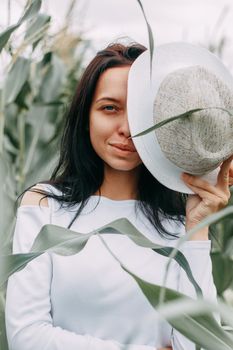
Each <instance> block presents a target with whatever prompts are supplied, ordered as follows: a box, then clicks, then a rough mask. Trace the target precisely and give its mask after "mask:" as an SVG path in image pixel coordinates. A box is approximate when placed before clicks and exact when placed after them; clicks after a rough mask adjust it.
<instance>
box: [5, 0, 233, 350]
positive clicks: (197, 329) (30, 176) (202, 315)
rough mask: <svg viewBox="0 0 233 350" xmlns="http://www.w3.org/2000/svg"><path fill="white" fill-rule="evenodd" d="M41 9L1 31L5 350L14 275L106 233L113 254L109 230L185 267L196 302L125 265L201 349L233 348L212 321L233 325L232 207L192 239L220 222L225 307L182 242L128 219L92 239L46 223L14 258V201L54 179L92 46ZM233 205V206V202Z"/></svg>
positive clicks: (218, 271) (217, 253)
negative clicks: (203, 290) (207, 291)
mask: <svg viewBox="0 0 233 350" xmlns="http://www.w3.org/2000/svg"><path fill="white" fill-rule="evenodd" d="M137 2H138V4H139V5H140V9H141V11H142V14H143V16H144V18H145V20H146V24H147V28H148V34H149V47H150V52H151V57H152V56H153V50H154V38H153V35H152V31H151V27H150V25H149V23H148V21H147V19H146V14H145V11H144V9H143V5H142V2H141V1H139V0H138V1H137ZM40 6H41V0H33V1H30V2H28V6H27V7H26V9H25V11H24V13H23V15H22V16H21V18H20V20H19V21H18V22H17V23H16V24H15V25H11V26H10V27H8V28H7V29H6V30H5V31H4V32H3V33H1V34H0V52H1V51H2V50H4V52H5V53H7V55H8V57H9V63H8V67H7V74H6V78H5V80H4V83H3V86H2V88H1V89H0V199H1V201H0V206H1V207H0V216H1V218H0V220H1V232H0V243H1V244H0V252H1V255H0V288H1V293H0V349H2V350H7V349H8V346H7V341H6V335H5V324H4V303H5V286H6V283H7V279H8V277H9V276H10V275H11V274H12V273H14V272H15V271H18V270H20V269H22V268H24V266H25V265H26V264H27V263H28V262H29V261H31V260H32V259H34V258H36V257H37V256H39V255H40V254H43V253H44V252H45V251H48V250H49V251H51V252H55V253H57V254H61V255H71V254H75V253H78V252H79V251H81V250H82V249H83V247H84V246H85V244H86V242H87V241H88V239H89V238H90V237H92V236H93V235H99V237H100V239H101V240H102V241H103V243H104V244H105V246H106V249H108V250H109V252H110V253H111V254H112V252H111V250H110V249H109V247H108V246H107V244H106V242H105V240H104V234H105V233H109V230H110V231H111V232H113V233H118V234H124V235H127V236H128V237H129V238H130V239H132V240H133V241H134V242H135V243H136V244H138V245H140V246H144V247H147V248H151V249H153V250H154V251H155V252H156V253H158V254H163V255H165V256H167V257H169V262H170V261H171V259H175V260H176V262H177V263H178V264H179V265H180V266H181V268H183V269H184V270H185V272H186V274H187V277H188V278H189V280H190V282H191V283H192V284H193V286H194V288H195V289H196V291H197V294H198V295H199V298H198V300H195V301H194V300H192V299H190V298H187V297H186V296H184V295H182V294H180V293H178V292H176V291H173V290H170V289H168V288H161V287H160V286H157V285H153V284H149V283H148V282H146V281H144V280H142V279H141V278H139V277H138V276H136V275H134V274H133V273H132V272H131V271H130V270H129V269H128V268H127V266H124V265H123V264H122V263H121V262H120V261H118V262H119V264H120V265H121V267H122V268H123V269H124V270H125V271H126V272H127V273H129V274H130V275H131V277H132V278H134V279H135V281H136V282H137V284H138V287H139V288H140V289H141V290H142V292H143V293H144V295H145V298H147V299H148V301H149V302H150V303H151V305H152V306H153V307H154V308H156V310H157V311H158V312H159V313H160V314H161V316H163V317H164V318H165V319H167V320H168V322H169V323H170V324H171V325H172V326H173V327H174V328H176V329H178V330H179V331H180V332H181V333H183V334H184V335H185V336H187V337H188V338H189V339H191V340H192V341H193V342H195V343H196V344H197V348H199V347H202V348H204V349H206V350H210V349H211V350H212V349H216V350H230V349H232V348H233V337H232V335H231V333H230V332H229V331H228V332H227V331H226V327H225V328H224V327H220V326H219V325H218V324H217V323H216V321H215V320H214V318H213V316H212V312H213V311H217V312H219V313H220V315H221V316H222V321H223V322H224V324H225V325H228V326H229V328H230V327H233V320H232V314H233V310H232V308H231V306H230V305H229V298H227V295H229V294H226V292H229V291H231V290H232V287H233V268H232V267H233V266H232V264H233V262H232V261H233V254H232V251H233V218H232V217H233V207H232V206H231V205H229V207H228V208H226V209H224V210H223V211H221V212H220V213H217V214H215V215H213V216H212V217H209V218H207V219H206V220H204V221H203V222H202V223H200V224H199V225H198V226H197V227H196V228H195V229H194V230H192V232H189V233H188V234H187V235H186V237H185V240H187V239H188V238H189V237H190V235H192V234H193V233H195V232H196V231H197V230H199V229H200V228H202V227H204V226H205V225H210V224H212V227H214V229H215V234H214V236H213V247H212V261H213V275H214V280H215V283H216V286H217V290H218V294H219V296H221V299H220V300H219V305H218V306H216V305H212V304H211V303H208V302H207V301H203V299H202V298H201V297H200V293H199V292H200V288H199V286H198V284H197V283H196V281H195V279H194V277H193V275H192V271H191V269H190V267H189V265H188V263H187V261H186V259H185V257H184V256H183V255H182V253H181V252H180V251H179V249H178V248H179V244H182V242H181V241H178V242H177V244H178V245H177V247H176V248H175V249H172V248H169V247H161V246H157V245H155V244H153V243H152V242H150V241H148V240H146V239H145V237H144V236H143V235H142V234H141V233H140V232H139V231H137V230H136V228H135V227H133V226H132V225H131V224H130V222H128V221H127V220H125V219H120V220H118V221H116V222H112V223H109V224H108V225H106V226H104V227H100V228H96V230H95V231H94V232H90V233H89V234H86V235H85V237H84V236H83V235H82V234H79V233H78V232H73V231H71V230H67V229H64V228H62V227H59V226H55V225H45V226H44V227H43V228H42V230H41V232H40V233H39V234H38V236H37V238H36V240H35V242H34V244H33V247H32V249H31V251H30V252H29V253H27V254H11V239H12V232H13V229H14V225H15V220H14V207H13V204H14V201H15V199H16V196H17V195H18V194H19V193H20V192H21V191H22V190H23V189H24V188H25V187H28V186H30V185H31V184H33V183H36V182H38V181H40V180H43V179H47V178H49V176H50V173H51V170H52V169H53V168H54V165H55V164H56V161H57V156H58V154H57V148H58V147H57V145H58V141H59V137H60V130H61V129H62V122H63V113H64V105H66V103H67V101H68V99H69V96H71V95H72V91H73V89H74V86H75V85H76V83H77V81H78V79H79V76H80V73H81V71H82V68H81V62H82V58H83V54H84V52H85V49H86V45H87V44H88V43H87V44H85V43H84V42H83V41H82V38H80V37H79V36H75V35H70V34H69V33H68V32H67V27H65V28H63V30H61V31H60V32H59V33H57V35H55V36H50V35H49V32H48V29H49V24H50V21H51V18H50V16H48V15H46V14H42V13H40ZM23 24H24V25H26V31H25V34H24V36H23V38H22V41H21V42H20V43H17V45H16V44H15V41H14V33H15V31H17V30H18V28H21V26H22V25H23ZM64 38H65V40H64ZM65 43H66V45H65ZM74 46H75V47H78V48H80V50H79V55H78V57H77V56H76V55H75V52H74ZM178 117H181V116H178ZM147 132H148V130H147ZM230 204H232V205H233V202H232V199H231V203H230ZM6 209H7V210H6ZM58 232H59V235H58V234H57V233H58ZM58 237H59V242H58ZM112 255H113V254H112ZM113 257H114V255H113ZM169 262H168V268H169ZM226 301H228V305H227V304H226ZM229 328H228V330H229Z"/></svg>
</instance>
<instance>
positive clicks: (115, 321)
mask: <svg viewBox="0 0 233 350" xmlns="http://www.w3.org/2000/svg"><path fill="white" fill-rule="evenodd" d="M44 187H45V189H46V190H51V189H52V191H53V192H55V193H59V191H58V190H55V189H54V188H53V187H52V186H50V185H44ZM98 200H99V197H98V196H91V197H90V200H89V202H88V203H87V205H86V207H85V208H84V209H83V211H82V213H81V215H80V216H79V217H78V218H77V219H76V220H75V222H74V223H73V225H72V227H71V229H72V230H73V231H77V232H80V233H83V234H85V233H87V232H90V231H92V230H94V229H96V228H98V227H101V226H103V225H105V224H107V223H109V222H111V221H113V220H116V219H118V218H121V217H126V218H127V219H128V220H129V221H130V222H131V223H132V224H133V225H135V226H136V227H137V229H138V230H139V231H141V232H142V233H143V234H144V235H145V237H147V238H148V239H150V240H151V241H153V242H154V243H158V244H161V245H166V246H168V245H169V246H174V245H175V241H174V240H173V241H171V240H167V239H165V238H161V237H160V236H159V234H158V232H157V231H156V230H155V228H154V227H153V226H152V225H151V223H150V222H149V221H148V219H147V218H146V217H145V216H144V214H143V213H142V212H141V211H139V210H137V212H135V204H136V201H135V200H111V199H109V198H106V197H103V196H102V197H100V202H99V203H98V205H97V206H96V204H97V202H98ZM48 203H49V206H48V207H39V206H35V205H22V206H21V207H19V208H18V210H17V220H16V225H15V230H14V239H13V253H26V252H28V251H29V250H30V248H31V246H32V244H33V242H34V240H35V238H36V236H37V234H38V233H39V231H40V229H41V228H42V226H43V225H45V224H49V223H50V224H55V225H59V226H62V227H68V225H69V223H70V222H71V220H72V218H73V217H74V215H75V210H77V208H78V204H77V207H73V208H71V209H69V210H68V209H64V208H63V209H59V204H58V202H57V201H55V200H54V199H52V198H49V199H48ZM165 225H166V227H167V228H168V229H169V230H172V231H173V232H179V235H180V236H181V235H183V234H185V228H184V226H183V225H181V224H179V225H178V224H175V223H174V222H172V221H171V222H168V221H167V222H165ZM102 237H103V238H104V239H105V241H106V243H107V244H108V246H109V247H110V249H111V250H112V251H113V253H114V254H115V256H117V258H118V259H120V260H121V262H122V263H123V264H124V265H126V266H127V267H128V268H129V270H131V271H132V272H133V273H135V274H136V275H138V276H139V277H142V278H143V279H145V280H147V281H148V282H152V283H156V284H159V285H162V283H163V277H164V273H165V266H166V263H167V259H168V258H167V257H164V256H162V255H160V254H158V253H156V252H153V251H152V250H151V249H148V248H143V247H139V246H137V245H136V244H135V243H134V242H133V241H131V240H130V239H129V238H128V237H126V236H122V235H118V234H109V235H108V234H104V235H103V236H102ZM210 243H211V242H210V241H187V242H185V243H184V244H183V245H182V247H181V248H180V250H181V251H182V252H183V254H184V255H185V256H186V258H187V260H188V262H189V264H190V267H191V269H192V272H193V275H194V278H195V279H196V281H197V282H198V284H199V285H200V287H201V288H202V291H203V294H204V298H206V299H208V300H209V301H210V300H213V301H216V288H215V285H214V283H213V276H212V264H211V259H210V246H211V244H210ZM167 287H169V288H172V289H175V290H178V291H180V292H181V293H184V294H187V295H189V296H191V297H193V298H196V293H195V290H194V287H193V286H192V284H191V283H190V281H189V280H188V278H187V276H186V273H185V272H184V271H183V269H181V268H180V266H179V265H178V264H177V263H176V262H175V261H173V262H172V264H171V266H170V270H169V274H168V279H167ZM6 329H7V337H8V342H9V348H10V350H120V349H124V348H125V347H124V345H125V344H130V345H128V347H127V349H129V350H155V349H159V348H162V347H165V346H167V345H169V344H172V347H173V350H194V349H195V345H194V344H193V343H192V342H190V341H189V340H188V339H187V338H185V337H184V336H183V335H181V334H180V333H179V332H178V331H176V330H175V329H172V327H171V326H170V325H169V324H168V323H167V322H166V321H165V320H162V319H161V318H160V317H159V316H158V314H157V312H156V311H155V310H154V308H153V307H152V306H151V305H150V304H149V302H148V301H147V299H146V297H145V296H144V295H143V293H142V292H141V290H140V289H139V287H138V285H137V283H136V282H135V281H134V279H133V278H132V277H131V276H130V275H128V274H127V272H125V271H124V270H123V269H122V268H121V267H120V265H119V263H118V262H117V261H116V259H114V257H113V256H112V255H111V254H110V253H109V251H108V250H107V249H106V247H105V246H104V244H103V242H101V240H100V238H99V237H98V236H93V237H91V238H90V239H89V241H88V242H87V244H86V246H85V248H84V249H83V250H82V251H81V252H79V253H77V254H74V255H71V256H61V255H58V254H54V253H51V252H50V253H44V254H42V255H41V256H39V257H38V258H36V259H34V260H33V261H31V262H30V263H28V265H27V266H26V267H25V268H24V269H23V270H21V271H18V272H16V273H14V274H13V275H12V276H11V277H10V278H9V280H8V287H7V295H6Z"/></svg>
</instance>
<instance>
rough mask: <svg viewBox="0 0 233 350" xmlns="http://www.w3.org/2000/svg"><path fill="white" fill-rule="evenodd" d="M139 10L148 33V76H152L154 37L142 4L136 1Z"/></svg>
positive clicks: (138, 0)
mask: <svg viewBox="0 0 233 350" xmlns="http://www.w3.org/2000/svg"><path fill="white" fill-rule="evenodd" d="M137 2H138V4H139V6H140V8H141V10H142V14H143V17H144V19H145V21H146V26H147V31H148V37H149V47H150V75H152V60H153V54H154V37H153V32H152V29H151V26H150V23H149V22H148V20H147V17H146V13H145V10H144V8H143V5H142V2H141V1H140V0H137Z"/></svg>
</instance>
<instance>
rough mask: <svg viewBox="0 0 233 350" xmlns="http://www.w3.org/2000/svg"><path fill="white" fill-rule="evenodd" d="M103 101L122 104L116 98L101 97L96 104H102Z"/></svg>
mask: <svg viewBox="0 0 233 350" xmlns="http://www.w3.org/2000/svg"><path fill="white" fill-rule="evenodd" d="M102 100H105V101H106V100H107V101H113V102H120V100H118V99H117V98H114V97H101V98H99V99H98V100H96V101H95V103H98V102H100V101H102Z"/></svg>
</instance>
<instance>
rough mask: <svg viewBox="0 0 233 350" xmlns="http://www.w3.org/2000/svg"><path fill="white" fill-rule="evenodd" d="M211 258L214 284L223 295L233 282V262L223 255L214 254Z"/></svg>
mask: <svg viewBox="0 0 233 350" xmlns="http://www.w3.org/2000/svg"><path fill="white" fill-rule="evenodd" d="M211 258H212V263H213V277H214V283H215V286H216V288H217V291H218V294H219V295H221V294H222V293H223V292H224V291H225V290H226V289H227V288H229V287H230V285H231V284H232V282H233V261H232V260H231V259H229V258H228V257H227V256H224V255H223V254H222V253H212V254H211Z"/></svg>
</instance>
